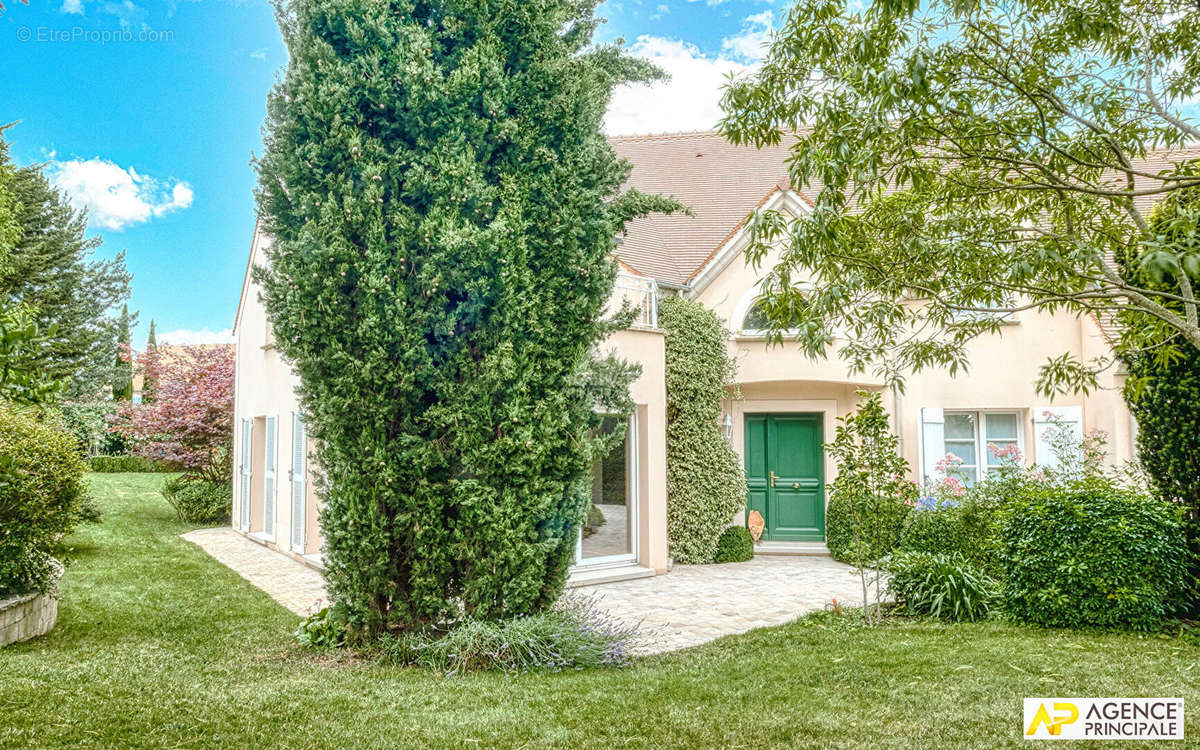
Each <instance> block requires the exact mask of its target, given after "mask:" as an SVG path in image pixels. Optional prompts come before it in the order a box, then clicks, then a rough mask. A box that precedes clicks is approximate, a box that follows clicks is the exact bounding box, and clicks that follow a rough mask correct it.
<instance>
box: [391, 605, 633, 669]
mask: <svg viewBox="0 0 1200 750" xmlns="http://www.w3.org/2000/svg"><path fill="white" fill-rule="evenodd" d="M652 637H653V636H652V633H649V632H648V631H644V630H643V629H642V628H641V625H640V623H630V622H625V621H622V620H618V619H616V618H614V617H613V616H612V615H610V614H609V613H608V612H607V611H605V610H604V609H602V608H601V607H600V606H599V599H598V598H597V597H595V596H582V595H570V594H568V595H566V596H563V597H562V598H561V599H559V601H558V602H557V603H556V604H555V605H554V607H553V608H552V609H549V610H546V611H543V612H538V613H535V614H531V615H518V616H517V617H513V618H509V619H506V620H499V621H494V620H477V619H472V620H466V621H462V622H458V623H455V624H454V625H453V626H452V627H438V628H431V629H428V630H424V631H419V632H407V633H401V634H398V635H394V636H388V637H385V638H384V639H383V659H384V661H386V662H388V663H391V664H399V665H411V666H418V667H423V668H425V669H429V670H433V671H438V672H441V673H443V674H445V675H447V676H449V675H457V674H463V673H466V672H481V671H500V672H507V673H509V674H518V673H524V672H530V671H536V670H547V671H552V672H561V671H564V670H572V669H574V670H581V669H588V668H592V667H624V666H626V665H627V664H628V663H629V661H630V659H631V658H632V656H633V655H634V653H635V651H636V650H637V649H638V648H639V647H642V646H646V645H648V644H649V643H650V642H651V639H652Z"/></svg>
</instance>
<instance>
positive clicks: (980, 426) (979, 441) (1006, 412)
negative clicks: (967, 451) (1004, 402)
mask: <svg viewBox="0 0 1200 750" xmlns="http://www.w3.org/2000/svg"><path fill="white" fill-rule="evenodd" d="M962 414H969V415H971V416H974V417H975V425H974V426H975V435H974V443H975V461H976V463H975V464H963V465H962V466H963V468H967V467H970V468H973V469H975V481H976V482H978V481H979V480H981V479H982V478H984V477H986V476H987V475H988V473H989V472H990V471H991V470H992V469H993V468H994V467H993V466H991V465H990V464H988V456H989V455H990V453H989V452H988V444H989V443H994V442H996V441H995V440H988V438H987V419H988V416H989V415H991V416H997V415H1003V416H1006V417H1014V418H1015V419H1016V423H1017V438H1016V441H1015V442H1016V444H1017V450H1019V451H1021V463H1022V464H1024V463H1025V456H1026V454H1025V430H1024V429H1023V427H1024V422H1022V412H1021V410H1020V409H946V410H945V411H944V416H945V418H946V419H949V418H950V417H953V416H958V415H962ZM966 442H969V441H968V440H967V439H966V438H952V437H943V438H942V444H943V446H948V445H949V444H951V443H966ZM1002 442H1004V443H1009V442H1013V441H1010V440H1004V441H1002ZM945 453H946V454H947V455H949V454H950V453H951V451H950V449H949V448H948V447H947V448H946V449H945ZM939 460H940V459H939ZM968 483H969V482H968Z"/></svg>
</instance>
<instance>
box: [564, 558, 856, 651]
mask: <svg viewBox="0 0 1200 750" xmlns="http://www.w3.org/2000/svg"><path fill="white" fill-rule="evenodd" d="M572 591H576V592H586V593H589V594H593V595H595V596H596V597H598V599H599V601H598V603H599V606H600V607H601V608H602V609H606V610H608V612H609V613H610V614H611V615H613V616H614V617H616V618H618V619H624V620H633V621H641V622H642V625H643V628H644V629H645V630H646V631H648V632H650V633H651V634H652V638H653V640H652V641H650V642H648V643H646V644H645V646H644V647H643V648H642V649H641V650H642V651H644V652H656V651H672V650H674V649H678V648H686V647H688V646H695V645H698V644H701V643H706V642H707V641H711V640H714V639H716V638H720V637H721V636H725V635H732V634H735V633H744V632H746V631H748V630H753V629H754V628H761V627H766V626H770V625H782V624H784V623H787V622H791V621H792V620H794V619H796V618H797V617H800V616H801V615H805V614H808V613H809V612H815V611H818V610H822V609H825V607H826V606H827V605H830V604H831V603H832V602H833V600H835V599H836V600H837V601H838V602H840V603H842V604H843V605H846V606H854V605H855V602H856V601H857V602H859V604H860V605H861V602H862V588H861V584H860V583H859V579H858V576H857V575H854V574H853V572H852V569H851V568H850V566H848V565H843V564H842V563H839V562H836V561H834V560H833V559H832V558H829V557H823V556H816V555H812V556H810V555H797V556H783V555H778V556H776V555H760V556H758V557H755V558H754V559H753V560H750V561H748V562H744V563H723V564H721V565H676V566H675V567H674V568H673V569H672V570H671V572H670V573H668V574H667V575H664V576H656V577H654V578H641V579H638V580H634V581H621V582H618V583H605V584H600V585H596V586H582V587H580V588H577V589H572Z"/></svg>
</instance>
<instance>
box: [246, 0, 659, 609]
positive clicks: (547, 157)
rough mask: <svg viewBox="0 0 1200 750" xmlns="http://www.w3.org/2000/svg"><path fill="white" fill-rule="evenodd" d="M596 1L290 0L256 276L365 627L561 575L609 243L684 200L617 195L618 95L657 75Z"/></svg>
mask: <svg viewBox="0 0 1200 750" xmlns="http://www.w3.org/2000/svg"><path fill="white" fill-rule="evenodd" d="M594 10H595V2H593V1H583V2H578V1H574V0H445V1H442V2H437V3H428V2H425V1H424V0H384V1H383V2H378V1H377V0H370V1H367V0H320V1H319V2H318V1H317V0H290V1H281V2H280V4H279V5H278V6H277V14H278V18H279V21H280V27H281V29H282V30H283V34H284V38H285V41H286V43H287V46H288V50H289V53H290V62H289V65H288V69H287V73H286V75H285V77H284V79H283V80H282V81H281V83H280V84H279V85H278V86H277V88H276V90H275V91H274V93H273V94H272V96H271V99H270V103H269V116H268V123H267V128H266V131H267V132H266V139H265V141H266V151H265V154H264V156H263V158H262V159H261V161H260V162H259V165H258V166H259V179H260V192H259V207H260V211H261V214H262V217H263V225H264V228H265V230H266V231H267V233H268V234H269V235H270V236H271V237H272V238H273V246H272V248H271V249H270V250H269V251H268V253H267V258H268V264H269V268H268V269H267V270H266V271H265V272H262V273H260V275H259V278H260V281H261V282H262V284H263V287H264V298H265V302H266V306H267V310H268V313H269V315H270V317H271V319H272V321H273V324H274V331H275V335H276V339H277V342H278V346H279V349H280V351H281V352H282V353H283V354H284V356H285V357H286V358H288V359H289V360H290V361H291V362H293V363H294V365H295V367H296V369H297V371H298V373H299V375H300V377H301V380H302V383H303V384H302V386H301V389H300V395H301V400H302V402H303V406H304V409H305V410H306V412H307V415H308V424H309V428H310V430H311V434H312V435H313V437H314V438H316V440H317V443H318V446H319V448H318V457H319V463H320V465H321V467H322V472H323V474H324V478H325V481H324V490H323V491H324V501H325V508H324V511H323V513H322V516H321V519H322V520H321V522H322V531H323V535H324V539H325V556H326V560H327V565H326V571H325V573H326V578H327V581H328V584H329V589H330V592H331V594H332V597H333V599H334V601H335V602H336V604H337V607H338V610H339V611H340V612H341V613H342V614H343V615H344V616H345V617H346V618H347V619H348V621H349V622H350V623H351V624H352V625H354V626H358V627H361V628H364V629H365V630H366V631H368V632H369V631H375V630H378V629H379V628H382V627H419V626H422V625H425V624H429V623H435V622H440V621H445V620H454V619H457V618H460V617H462V616H468V615H469V616H475V617H485V618H496V617H505V616H510V615H514V614H517V613H524V612H530V611H534V610H537V609H539V608H541V607H545V606H547V605H548V604H550V603H551V602H553V601H554V599H555V598H556V597H557V596H558V594H559V593H560V591H561V588H562V585H563V582H564V579H565V576H566V569H567V566H568V565H569V563H570V561H571V558H572V554H573V551H574V546H575V542H576V534H577V528H578V525H579V523H580V521H581V519H582V516H583V513H584V508H585V504H586V498H587V492H586V481H587V470H588V467H589V462H590V460H591V458H592V456H591V452H590V451H589V449H588V445H589V442H588V436H589V434H590V433H591V431H592V430H594V428H595V427H596V426H597V425H598V420H597V418H596V417H595V414H594V409H595V407H596V406H597V402H596V399H595V398H594V397H593V395H592V392H591V391H589V390H588V383H587V382H586V377H585V375H584V372H585V370H587V363H588V361H589V352H590V351H591V350H592V348H593V346H594V345H595V344H596V343H597V342H598V341H599V339H600V338H601V337H602V336H603V334H604V333H605V326H604V325H603V323H602V322H601V321H600V315H601V308H602V306H603V304H604V301H605V299H606V298H607V297H608V295H609V292H610V290H611V287H612V281H613V276H614V273H615V270H614V268H613V264H612V262H611V260H610V259H609V254H610V253H611V251H612V250H613V249H614V247H615V238H616V236H617V234H618V232H620V231H621V229H622V227H623V226H624V223H625V222H626V221H627V220H628V219H629V218H631V217H632V216H634V215H639V214H642V213H645V212H648V211H650V210H671V209H674V208H676V207H677V206H676V204H674V202H672V201H669V200H665V199H659V198H654V197H649V196H644V195H640V194H636V193H625V194H619V192H618V191H619V188H620V186H621V184H622V182H623V181H624V179H625V177H626V176H627V173H628V167H627V165H626V164H624V163H623V162H621V161H620V160H618V159H617V157H616V155H615V154H614V153H613V151H612V149H611V148H610V147H609V145H608V143H607V142H606V140H605V139H604V137H603V136H602V134H601V132H600V125H601V121H602V118H603V116H604V111H605V108H606V106H607V103H608V99H609V94H610V92H611V90H612V88H613V86H615V85H617V84H621V83H625V82H627V81H631V80H647V79H650V78H652V77H653V76H655V75H656V71H655V70H654V69H653V68H651V67H649V66H648V65H647V64H645V63H643V62H640V61H636V60H633V59H630V58H628V57H625V56H623V55H622V53H621V51H620V49H619V48H618V47H617V46H605V47H599V48H596V47H593V46H592V42H591V38H592V33H593V31H594V30H595V27H596V24H597V22H598V21H597V19H596V18H595V16H594ZM625 374H626V375H627V374H628V373H625ZM618 380H619V378H618ZM608 385H611V381H610V382H609V383H608ZM606 390H608V391H609V392H610V393H616V392H617V391H619V390H620V389H619V388H618V389H613V388H607V389H606ZM626 400H627V397H626Z"/></svg>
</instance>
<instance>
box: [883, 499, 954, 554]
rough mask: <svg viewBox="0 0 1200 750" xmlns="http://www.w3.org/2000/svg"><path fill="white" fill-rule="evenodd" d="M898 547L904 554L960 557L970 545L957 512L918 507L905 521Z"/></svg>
mask: <svg viewBox="0 0 1200 750" xmlns="http://www.w3.org/2000/svg"><path fill="white" fill-rule="evenodd" d="M898 546H899V548H900V549H901V550H902V551H905V552H927V553H930V554H942V553H945V554H963V553H965V552H966V551H967V550H968V549H969V548H970V546H971V542H970V540H969V539H967V532H966V529H965V528H964V527H963V522H962V514H961V513H960V512H959V509H958V508H956V507H952V506H951V507H937V508H934V507H930V508H923V507H917V508H914V509H913V510H912V511H911V512H910V513H909V514H908V515H907V516H905V518H904V526H903V527H902V528H901V529H900V542H899V545H898Z"/></svg>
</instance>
